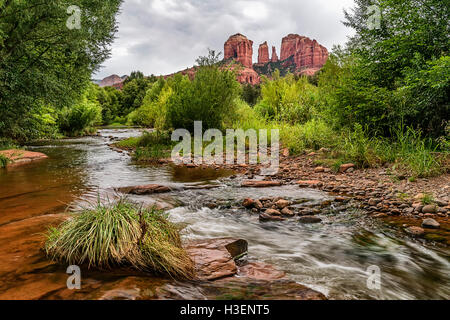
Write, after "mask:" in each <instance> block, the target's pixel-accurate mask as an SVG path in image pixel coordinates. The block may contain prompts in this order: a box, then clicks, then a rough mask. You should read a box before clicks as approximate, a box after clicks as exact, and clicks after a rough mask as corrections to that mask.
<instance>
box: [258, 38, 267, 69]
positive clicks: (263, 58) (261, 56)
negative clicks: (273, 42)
mask: <svg viewBox="0 0 450 320" xmlns="http://www.w3.org/2000/svg"><path fill="white" fill-rule="evenodd" d="M268 62H269V46H268V45H267V41H266V42H264V43H262V44H260V45H259V49H258V64H261V65H264V64H266V63H268Z"/></svg>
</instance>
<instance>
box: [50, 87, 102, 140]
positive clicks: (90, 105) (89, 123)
mask: <svg viewBox="0 0 450 320" xmlns="http://www.w3.org/2000/svg"><path fill="white" fill-rule="evenodd" d="M101 123H102V108H101V106H100V103H99V102H98V101H97V99H96V90H95V86H94V85H91V86H90V87H89V89H88V90H86V91H85V93H84V96H83V97H82V98H81V101H80V102H78V103H77V104H75V105H73V106H71V107H64V108H63V109H62V110H61V112H60V113H59V115H58V127H59V129H60V131H61V132H62V133H64V134H65V135H68V136H78V135H83V134H91V133H93V132H94V131H95V128H94V126H95V125H100V124H101Z"/></svg>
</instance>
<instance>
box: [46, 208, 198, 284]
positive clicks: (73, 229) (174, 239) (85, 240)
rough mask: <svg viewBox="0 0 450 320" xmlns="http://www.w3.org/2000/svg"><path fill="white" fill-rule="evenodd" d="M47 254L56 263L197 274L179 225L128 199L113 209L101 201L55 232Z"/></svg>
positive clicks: (174, 274) (179, 275)
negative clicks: (180, 233) (182, 238)
mask: <svg viewBox="0 0 450 320" xmlns="http://www.w3.org/2000/svg"><path fill="white" fill-rule="evenodd" d="M45 250H46V252H47V255H49V256H50V257H51V258H52V259H55V260H57V261H61V262H63V263H69V264H77V265H83V264H87V265H88V267H96V268H111V267H114V266H132V267H134V268H136V269H138V270H143V271H149V272H155V273H158V274H167V275H169V276H171V277H175V278H182V279H187V278H192V277H193V274H194V271H193V263H192V261H191V259H190V258H189V256H188V255H187V253H186V251H185V250H184V249H183V247H182V245H181V240H180V235H179V233H178V229H177V227H176V226H175V225H173V224H172V223H170V222H169V221H168V220H167V217H166V216H165V215H164V214H163V212H161V211H158V210H156V209H154V208H152V209H144V208H142V207H138V206H136V205H134V204H131V203H129V202H127V201H126V200H124V199H121V200H120V201H118V202H117V203H115V204H107V205H103V204H101V203H100V202H99V203H98V204H97V205H96V206H94V207H93V208H90V209H85V210H83V211H82V212H80V213H77V214H75V215H74V216H73V217H72V219H70V220H67V221H66V222H64V223H63V224H62V225H60V226H59V227H58V228H52V229H51V230H50V231H49V233H48V239H47V242H46V244H45Z"/></svg>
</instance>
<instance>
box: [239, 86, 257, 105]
mask: <svg viewBox="0 0 450 320" xmlns="http://www.w3.org/2000/svg"><path fill="white" fill-rule="evenodd" d="M260 97H261V86H260V85H251V84H249V83H247V84H244V85H242V94H241V98H242V100H244V101H245V102H247V103H248V104H249V105H250V106H254V105H255V104H256V103H257V102H258V100H259V98H260Z"/></svg>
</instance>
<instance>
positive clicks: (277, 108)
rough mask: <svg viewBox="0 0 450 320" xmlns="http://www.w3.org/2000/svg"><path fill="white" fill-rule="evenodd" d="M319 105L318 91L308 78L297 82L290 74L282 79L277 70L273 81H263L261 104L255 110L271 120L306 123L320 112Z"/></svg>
mask: <svg viewBox="0 0 450 320" xmlns="http://www.w3.org/2000/svg"><path fill="white" fill-rule="evenodd" d="M318 105H319V96H318V89H317V87H315V86H313V85H311V84H310V83H309V82H308V79H307V78H306V77H302V78H300V79H298V80H296V79H295V77H294V76H293V75H291V74H289V75H287V76H286V77H284V78H281V77H280V74H279V71H278V70H277V71H275V72H274V74H273V80H267V79H265V80H263V84H262V87H261V102H260V103H259V104H258V105H257V106H256V107H255V108H256V110H258V111H259V112H260V113H261V114H262V115H264V116H266V117H268V118H269V119H274V120H277V121H285V122H290V123H305V122H307V121H308V120H309V119H311V118H312V117H313V116H314V115H315V113H316V112H317V111H318Z"/></svg>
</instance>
